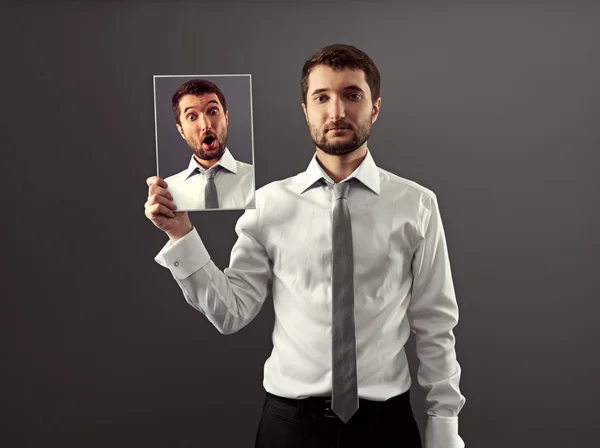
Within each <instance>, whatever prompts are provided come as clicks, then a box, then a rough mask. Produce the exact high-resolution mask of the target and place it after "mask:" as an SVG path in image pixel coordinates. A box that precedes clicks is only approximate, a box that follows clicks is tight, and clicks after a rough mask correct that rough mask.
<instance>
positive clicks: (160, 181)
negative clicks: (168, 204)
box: [146, 176, 168, 188]
mask: <svg viewBox="0 0 600 448" xmlns="http://www.w3.org/2000/svg"><path fill="white" fill-rule="evenodd" d="M146 184H147V185H148V186H149V187H151V186H152V185H158V186H159V187H163V188H167V187H168V185H167V183H166V182H165V181H164V180H163V179H161V178H160V177H158V176H152V177H149V178H148V179H146Z"/></svg>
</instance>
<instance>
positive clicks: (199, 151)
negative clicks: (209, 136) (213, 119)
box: [186, 130, 227, 160]
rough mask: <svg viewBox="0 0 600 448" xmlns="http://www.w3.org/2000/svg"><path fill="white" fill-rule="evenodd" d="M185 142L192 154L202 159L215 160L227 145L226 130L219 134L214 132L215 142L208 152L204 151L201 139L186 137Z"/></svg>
mask: <svg viewBox="0 0 600 448" xmlns="http://www.w3.org/2000/svg"><path fill="white" fill-rule="evenodd" d="M186 142H187V144H188V146H189V147H190V149H191V150H192V152H193V153H194V155H195V156H196V157H198V158H199V159H202V160H215V159H217V160H218V159H220V158H221V156H222V155H223V154H224V153H225V148H226V147H227V131H226V130H225V131H222V132H221V133H219V134H216V142H215V147H214V148H213V149H211V150H210V151H209V152H206V151H205V150H204V149H203V148H202V141H201V140H198V139H197V138H194V137H192V138H187V139H186Z"/></svg>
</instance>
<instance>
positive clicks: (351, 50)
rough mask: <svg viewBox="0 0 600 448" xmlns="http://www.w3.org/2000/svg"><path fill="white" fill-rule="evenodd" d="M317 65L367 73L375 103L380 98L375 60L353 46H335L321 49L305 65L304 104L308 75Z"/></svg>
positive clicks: (379, 83)
mask: <svg viewBox="0 0 600 448" xmlns="http://www.w3.org/2000/svg"><path fill="white" fill-rule="evenodd" d="M317 65H326V66H327V67H330V68H332V69H333V70H342V69H345V68H349V69H359V70H362V71H363V72H364V73H365V79H366V81H367V84H368V85H369V88H370V89H371V99H372V100H373V103H375V101H377V98H379V89H380V87H381V75H380V74H379V70H377V66H376V65H375V63H374V62H373V60H372V59H371V58H370V57H369V56H368V55H367V54H366V53H365V52H364V51H361V50H359V49H358V48H356V47H353V46H352V45H344V44H334V45H328V46H327V47H324V48H321V49H320V50H319V51H317V52H316V53H315V54H313V55H312V57H311V58H310V59H309V60H308V61H306V62H305V63H304V67H302V81H301V87H302V102H305V101H306V94H307V92H308V75H310V71H311V69H312V68H313V67H315V66H317Z"/></svg>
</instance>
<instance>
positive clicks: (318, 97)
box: [315, 95, 327, 103]
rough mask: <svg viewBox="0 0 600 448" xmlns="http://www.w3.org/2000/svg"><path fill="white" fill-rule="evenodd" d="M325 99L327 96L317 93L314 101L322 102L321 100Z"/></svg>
mask: <svg viewBox="0 0 600 448" xmlns="http://www.w3.org/2000/svg"><path fill="white" fill-rule="evenodd" d="M326 99H327V97H326V96H325V95H318V96H315V101H316V102H317V103H322V102H323V101H325V100H326Z"/></svg>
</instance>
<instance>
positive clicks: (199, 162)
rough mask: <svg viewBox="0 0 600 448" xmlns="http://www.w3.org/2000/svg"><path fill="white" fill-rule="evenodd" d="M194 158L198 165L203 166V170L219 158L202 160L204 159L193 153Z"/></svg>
mask: <svg viewBox="0 0 600 448" xmlns="http://www.w3.org/2000/svg"><path fill="white" fill-rule="evenodd" d="M194 160H195V161H196V162H198V164H199V165H200V166H201V167H202V168H204V169H205V170H207V169H209V168H210V167H212V166H214V165H215V164H216V163H217V162H218V161H219V159H214V160H204V159H200V158H198V157H196V156H195V155H194Z"/></svg>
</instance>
